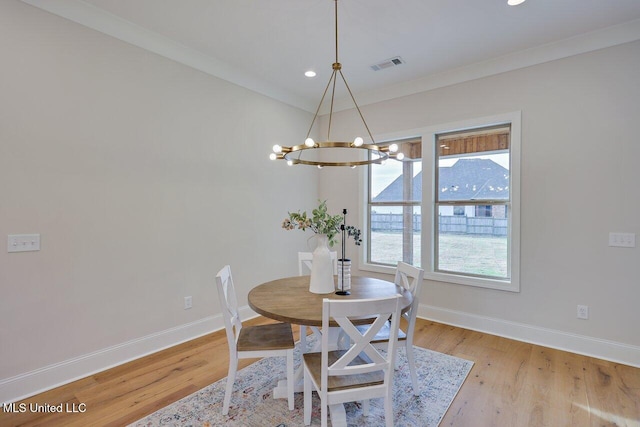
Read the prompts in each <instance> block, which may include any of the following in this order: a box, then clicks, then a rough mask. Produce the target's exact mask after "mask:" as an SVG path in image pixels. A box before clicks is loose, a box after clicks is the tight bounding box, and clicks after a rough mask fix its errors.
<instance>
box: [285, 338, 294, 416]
mask: <svg viewBox="0 0 640 427" xmlns="http://www.w3.org/2000/svg"><path fill="white" fill-rule="evenodd" d="M287 399H288V400H289V410H290V411H293V409H294V404H293V350H289V351H288V352H287Z"/></svg>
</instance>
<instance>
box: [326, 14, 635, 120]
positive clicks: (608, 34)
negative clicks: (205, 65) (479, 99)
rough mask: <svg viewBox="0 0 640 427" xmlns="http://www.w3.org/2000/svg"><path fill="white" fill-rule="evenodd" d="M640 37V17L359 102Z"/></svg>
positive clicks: (343, 103)
mask: <svg viewBox="0 0 640 427" xmlns="http://www.w3.org/2000/svg"><path fill="white" fill-rule="evenodd" d="M636 40H640V19H636V20H634V21H629V22H626V23H624V24H619V25H614V26H611V27H607V28H604V29H601V30H597V31H592V32H589V33H585V34H581V35H578V36H574V37H571V38H568V39H564V40H559V41H557V42H553V43H548V44H544V45H541V46H537V47H534V48H531V49H526V50H522V51H519V52H514V53H511V54H508V55H504V56H500V57H498V58H493V59H488V60H485V61H482V62H477V63H474V64H470V65H467V66H464V67H460V68H455V69H453V70H447V71H444V72H441V73H438V74H432V75H428V76H425V77H422V78H419V79H416V80H412V81H408V82H403V83H399V84H395V85H390V86H387V87H383V88H380V89H377V90H375V91H371V92H367V93H360V94H358V96H357V101H358V105H360V106H362V105H367V104H374V103H376V102H382V101H388V100H390V99H395V98H400V97H403V96H408V95H413V94H416V93H420V92H426V91H429V90H433V89H438V88H442V87H446V86H451V85H454V84H458V83H464V82H467V81H471V80H476V79H480V78H483V77H489V76H493V75H496V74H501V73H505V72H508V71H514V70H518V69H521V68H526V67H530V66H533V65H538V64H543V63H545V62H550V61H555V60H557V59H562V58H568V57H570V56H574V55H580V54H582V53H587V52H592V51H595V50H599V49H605V48H608V47H613V46H617V45H620V44H624V43H629V42H633V41H636ZM352 107H353V102H352V101H351V100H350V99H344V98H342V99H339V100H336V103H335V105H334V111H336V110H345V109H349V108H352Z"/></svg>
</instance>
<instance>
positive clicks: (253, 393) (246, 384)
mask: <svg viewBox="0 0 640 427" xmlns="http://www.w3.org/2000/svg"><path fill="white" fill-rule="evenodd" d="M414 349H415V357H416V370H417V374H418V382H419V384H420V387H421V392H420V395H419V396H414V395H413V389H412V387H411V378H410V376H409V367H408V364H407V357H406V352H405V349H404V348H400V349H399V350H398V359H399V360H398V365H397V366H398V368H397V370H396V372H395V375H394V386H393V392H394V396H393V406H394V425H395V426H398V427H431V426H437V425H439V424H440V421H441V420H442V417H444V414H445V413H446V412H447V409H449V406H450V405H451V402H452V401H453V399H454V397H455V396H456V394H457V393H458V390H459V389H460V387H461V386H462V383H463V382H464V380H465V379H466V378H467V375H468V374H469V371H470V370H471V367H472V366H473V362H470V361H468V360H464V359H460V358H457V357H453V356H448V355H446V354H442V353H437V352H434V351H431V350H427V349H424V348H420V347H414ZM297 350H298V349H297V348H296V352H297ZM294 357H295V360H296V361H298V362H297V363H296V367H297V364H299V360H300V357H299V355H298V354H297V353H296V354H294ZM285 377H286V376H285V360H284V358H283V357H272V358H266V359H261V360H259V361H258V362H256V363H253V364H251V365H249V366H247V367H246V368H244V369H241V370H240V371H238V373H237V374H236V382H235V385H234V393H233V395H232V397H231V407H230V409H229V415H228V416H226V417H225V416H223V415H222V400H223V399H224V389H225V384H226V378H223V379H221V380H220V381H217V382H215V383H213V384H211V385H209V386H207V387H205V388H203V389H202V390H199V391H197V392H195V393H193V394H191V395H190V396H187V397H185V398H184V399H182V400H179V401H178V402H175V403H173V404H171V405H169V406H167V407H165V408H162V409H160V410H159V411H157V412H154V413H153V414H151V415H149V416H147V417H145V418H143V419H141V420H139V421H137V422H135V423H133V424H131V425H130V426H135V427H142V426H147V427H148V426H203V425H204V426H207V425H210V426H212V427H213V426H238V427H293V426H303V425H304V422H303V407H304V403H303V394H302V393H296V394H295V410H293V411H289V408H288V407H287V400H286V399H273V398H272V391H273V388H274V387H275V386H276V385H277V383H278V380H280V379H283V378H285ZM345 410H346V413H347V424H348V426H349V427H356V426H357V427H365V426H366V427H371V426H384V425H385V422H384V403H383V401H382V399H374V400H371V402H370V405H369V416H367V417H365V416H364V415H363V413H362V406H361V403H360V402H355V403H346V404H345ZM330 420H331V419H329V421H330ZM207 423H208V424H207ZM311 425H320V408H319V400H318V398H317V395H316V394H315V393H314V395H313V412H312V418H311Z"/></svg>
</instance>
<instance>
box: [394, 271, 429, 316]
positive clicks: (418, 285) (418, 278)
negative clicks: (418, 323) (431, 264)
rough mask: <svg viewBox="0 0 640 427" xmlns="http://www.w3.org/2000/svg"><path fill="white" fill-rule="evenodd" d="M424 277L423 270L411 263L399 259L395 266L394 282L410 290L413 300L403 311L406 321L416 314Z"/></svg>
mask: <svg viewBox="0 0 640 427" xmlns="http://www.w3.org/2000/svg"><path fill="white" fill-rule="evenodd" d="M423 278H424V270H423V269H421V268H418V267H414V266H413V265H411V264H407V263H405V262H402V261H399V262H398V267H397V268H396V277H395V280H394V281H395V283H396V285H398V286H402V287H403V288H405V289H407V290H408V291H409V292H411V295H412V296H413V301H412V302H411V308H410V309H409V310H408V311H407V312H405V313H404V317H405V318H406V319H407V320H408V321H412V320H415V318H416V315H417V314H418V305H419V304H420V290H421V289H422V279H423Z"/></svg>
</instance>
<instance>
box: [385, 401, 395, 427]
mask: <svg viewBox="0 0 640 427" xmlns="http://www.w3.org/2000/svg"><path fill="white" fill-rule="evenodd" d="M384 421H385V424H386V427H394V426H393V401H392V400H391V394H387V396H386V397H385V398H384Z"/></svg>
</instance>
